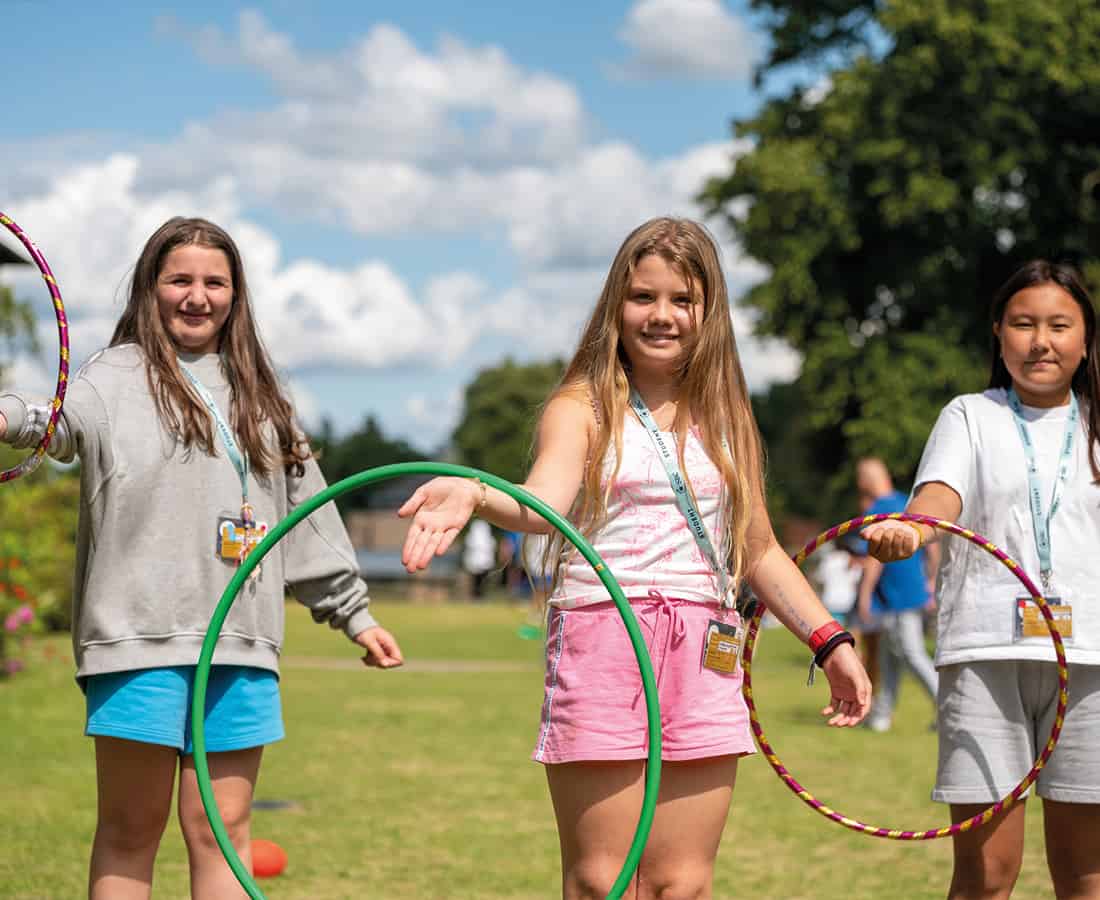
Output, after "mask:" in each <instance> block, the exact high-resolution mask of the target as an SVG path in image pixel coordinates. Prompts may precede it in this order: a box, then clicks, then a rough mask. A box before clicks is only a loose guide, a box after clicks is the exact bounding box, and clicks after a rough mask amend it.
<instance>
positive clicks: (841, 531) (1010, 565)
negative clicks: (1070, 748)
mask: <svg viewBox="0 0 1100 900" xmlns="http://www.w3.org/2000/svg"><path fill="white" fill-rule="evenodd" d="M887 519H894V520H896V521H899V522H919V523H921V524H923V525H930V526H932V527H933V528H938V529H940V530H941V531H946V532H948V533H949V534H954V535H958V536H959V537H963V538H966V540H968V541H970V543H972V544H976V545H977V546H979V547H981V548H982V549H983V550H985V551H986V552H988V553H989V554H991V555H992V556H993V557H994V558H996V559H997V560H998V561H999V562H1001V563H1002V564H1003V565H1004V566H1005V567H1006V568H1007V569H1008V570H1009V571H1010V572H1012V574H1013V575H1015V576H1016V578H1017V579H1018V580H1019V581H1020V583H1021V584H1022V585H1023V586H1024V588H1025V589H1026V590H1027V592H1028V594H1029V595H1030V596H1031V599H1032V600H1033V601H1034V602H1035V604H1036V606H1038V607H1039V612H1041V613H1042V615H1043V618H1044V619H1045V620H1046V623H1047V627H1048V628H1049V629H1050V639H1051V640H1052V641H1053V642H1054V654H1055V656H1056V657H1057V659H1058V708H1057V710H1056V711H1055V714H1054V722H1053V724H1052V725H1051V729H1050V735H1049V737H1048V738H1047V741H1046V745H1045V746H1044V747H1043V749H1042V752H1040V754H1039V758H1038V759H1036V760H1035V763H1034V765H1032V767H1031V770H1030V771H1029V772H1028V773H1027V774H1026V775H1025V776H1024V777H1023V779H1022V780H1021V781H1020V783H1019V784H1018V785H1016V787H1014V788H1013V789H1012V790H1011V791H1009V792H1008V793H1007V794H1006V795H1005V796H1004V797H1002V798H1001V799H1000V800H998V801H997V802H996V803H994V804H993V805H992V806H990V807H989V808H988V809H985V810H983V811H982V812H980V813H978V815H976V816H974V817H972V818H970V819H966V820H965V821H962V822H955V823H953V824H951V825H948V826H945V827H943V828H933V829H929V830H923V831H917V830H913V831H910V830H904V829H899V828H880V827H878V826H876V825H866V824H864V823H863V822H860V821H857V820H856V819H853V818H851V817H849V816H846V815H844V814H843V813H840V812H837V811H836V810H834V809H832V808H831V807H828V806H826V805H825V804H824V803H822V802H821V801H820V800H818V799H817V798H816V797H814V796H813V794H811V793H810V792H809V791H808V790H806V788H804V787H803V786H802V785H801V784H799V783H798V781H797V780H795V777H794V775H792V774H791V772H790V771H789V770H788V769H787V767H786V766H784V765H783V763H782V761H781V760H780V759H779V757H778V755H777V754H776V752H775V750H774V749H773V748H772V746H771V744H769V743H768V739H767V738H766V737H765V736H764V729H763V728H762V727H761V725H760V720H759V718H758V717H757V712H756V704H755V703H754V702H753V696H752V653H753V647H754V646H755V644H756V636H757V632H758V631H759V629H760V619H761V617H762V616H763V614H764V608H763V606H762V605H761V604H757V608H756V610H755V611H754V612H753V615H752V617H751V619H750V623H749V629H748V635H747V636H746V638H745V649H744V654H743V657H742V668H743V669H744V673H745V678H744V684H743V688H742V692H743V694H744V697H745V703H746V704H747V705H748V707H749V720H750V722H751V724H752V730H753V734H755V735H756V742H757V744H759V745H760V750H761V752H762V753H763V754H764V757H765V758H766V759H767V760H768V763H769V764H770V765H771V767H772V768H773V769H774V770H775V773H776V774H777V775H778V776H779V777H780V779H781V780H782V781H783V783H784V784H785V785H787V787H789V788H790V789H791V790H792V791H793V792H794V793H795V795H796V796H797V797H798V799H799V800H801V801H802V802H803V803H805V804H806V805H807V806H809V807H810V808H811V809H813V810H816V811H817V812H819V813H820V814H821V815H823V816H825V818H827V819H829V820H831V821H833V822H837V823H838V824H840V825H843V826H844V827H845V828H849V829H851V830H852V831H858V832H860V833H862V834H866V835H869V836H871V837H880V838H888V839H891V840H896V841H929V840H934V839H935V838H943V837H951V836H952V835H956V834H960V833H961V832H964V831H970V830H971V829H972V828H977V827H979V826H980V825H984V824H985V823H986V822H988V821H989V820H990V819H992V818H993V817H994V816H995V815H997V814H998V813H1000V812H1002V811H1004V810H1006V809H1008V808H1009V807H1010V806H1013V805H1014V804H1015V803H1016V802H1017V801H1018V800H1019V799H1020V797H1021V796H1023V794H1024V792H1025V791H1026V790H1027V789H1028V788H1029V787H1031V785H1032V784H1033V783H1034V781H1035V779H1036V778H1038V776H1039V771H1040V770H1041V769H1042V768H1043V766H1045V765H1046V762H1047V760H1048V759H1050V754H1051V753H1052V752H1053V751H1054V745H1055V744H1057V743H1058V737H1059V735H1061V733H1062V723H1063V722H1064V721H1065V717H1066V703H1067V701H1068V693H1067V687H1068V683H1069V674H1068V671H1067V669H1066V652H1065V648H1064V646H1063V644H1062V635H1061V634H1060V633H1059V631H1058V627H1057V625H1055V623H1054V617H1053V615H1052V614H1051V611H1050V607H1049V606H1048V605H1047V602H1046V599H1045V598H1044V597H1043V595H1042V593H1041V592H1040V591H1039V589H1038V588H1037V587H1036V586H1035V584H1034V582H1032V580H1031V579H1030V578H1028V576H1027V573H1025V572H1024V570H1023V569H1021V568H1020V566H1019V564H1018V563H1016V562H1015V560H1013V559H1011V558H1010V557H1009V556H1008V555H1007V554H1006V553H1005V552H1004V551H1003V550H1001V549H1000V548H999V547H997V546H996V545H995V544H994V543H993V542H992V541H990V540H988V539H987V538H984V537H982V536H981V535H980V534H976V533H975V532H973V531H971V530H970V529H968V528H962V527H961V526H959V525H956V524H955V523H954V522H948V521H946V520H944V519H934V518H932V517H930V516H921V515H915V514H913V513H879V514H877V515H873V516H860V517H858V518H855V519H849V520H848V521H847V522H843V523H841V524H840V525H836V526H834V527H833V528H830V529H829V530H828V531H826V532H823V533H822V534H819V535H818V536H817V537H816V538H814V539H813V540H812V541H810V542H809V543H808V544H807V545H806V546H805V547H803V548H802V550H800V551H799V552H798V553H797V554H796V555H795V557H794V561H795V563H796V564H798V565H801V564H802V562H803V561H804V560H805V559H806V558H807V557H808V556H809V555H810V554H812V553H813V552H814V551H815V550H817V549H818V548H819V547H820V546H821V545H822V544H825V543H828V542H829V541H831V540H834V539H835V538H838V537H840V536H842V535H845V534H847V533H848V532H849V531H851V530H852V529H860V528H865V527H866V526H868V525H873V524H874V523H875V522H882V521H886V520H887Z"/></svg>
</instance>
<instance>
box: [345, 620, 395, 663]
mask: <svg viewBox="0 0 1100 900" xmlns="http://www.w3.org/2000/svg"><path fill="white" fill-rule="evenodd" d="M355 643H357V644H358V645H359V646H360V647H362V648H363V649H364V650H366V651H367V652H366V653H365V654H364V655H363V665H365V666H376V667H377V668H379V669H394V668H396V667H397V666H399V665H401V663H403V662H404V661H405V657H404V656H403V655H402V654H401V648H400V647H399V646H397V638H395V637H394V636H393V635H392V634H390V633H389V632H388V631H386V629H385V628H382V627H381V626H380V625H375V626H374V627H373V628H367V629H366V630H364V631H360V632H359V633H358V634H357V635H356V636H355Z"/></svg>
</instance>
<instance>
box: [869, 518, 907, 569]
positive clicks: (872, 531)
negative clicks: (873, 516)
mask: <svg viewBox="0 0 1100 900" xmlns="http://www.w3.org/2000/svg"><path fill="white" fill-rule="evenodd" d="M860 537H862V538H863V539H864V540H865V541H867V552H868V553H869V554H871V556H873V557H874V558H875V559H877V560H878V561H879V562H884V563H888V562H896V561H897V560H899V559H908V558H909V557H910V556H912V555H913V554H914V553H916V552H917V549H918V548H919V547H920V538H919V537H918V535H917V530H916V529H915V528H914V527H913V526H912V525H907V524H905V523H904V522H899V521H898V520H897V519H886V520H885V521H882V522H876V523H875V524H874V525H868V526H867V527H866V528H864V529H863V531H861V532H860Z"/></svg>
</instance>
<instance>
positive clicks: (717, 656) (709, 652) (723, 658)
mask: <svg viewBox="0 0 1100 900" xmlns="http://www.w3.org/2000/svg"><path fill="white" fill-rule="evenodd" d="M742 634H743V629H742V628H741V627H740V626H738V625H728V624H726V623H725V622H719V621H718V620H717V619H711V620H710V621H709V622H708V623H707V638H706V640H705V641H704V642H703V668H704V669H712V670H713V671H715V672H722V673H723V674H725V675H729V674H731V673H733V672H736V671H737V661H738V659H739V658H740V654H741V638H742Z"/></svg>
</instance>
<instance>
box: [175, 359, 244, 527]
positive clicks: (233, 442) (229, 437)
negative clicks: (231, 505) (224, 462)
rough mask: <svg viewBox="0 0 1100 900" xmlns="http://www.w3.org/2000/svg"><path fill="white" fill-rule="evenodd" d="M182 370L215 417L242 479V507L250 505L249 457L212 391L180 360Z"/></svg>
mask: <svg viewBox="0 0 1100 900" xmlns="http://www.w3.org/2000/svg"><path fill="white" fill-rule="evenodd" d="M179 366H180V371H181V372H183V374H184V375H186V376H187V379H188V381H190V382H191V386H192V387H193V388H194V389H195V390H196V391H198V394H199V397H201V398H202V402H203V403H205V404H206V408H207V409H208V410H210V414H211V415H212V416H213V417H214V422H215V424H216V425H217V426H218V434H219V435H221V439H222V444H223V445H224V446H225V453H226V455H227V456H228V457H229V461H230V462H231V463H233V468H234V469H236V470H237V477H238V478H240V479H241V498H242V508H247V507H248V457H247V456H245V455H244V454H243V453H242V452H241V448H240V447H238V446H237V439H236V438H235V437H234V436H233V429H232V428H230V427H229V423H228V422H226V421H225V418H224V416H222V414H221V410H219V409H218V404H216V403H215V402H214V398H213V396H211V394H210V391H208V390H207V389H206V385H204V384H203V383H202V382H201V381H199V379H198V378H196V377H195V373H194V372H192V371H191V370H190V369H189V368H188V367H187V366H186V365H185V364H184V363H183V361H182V360H180V361H179Z"/></svg>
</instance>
